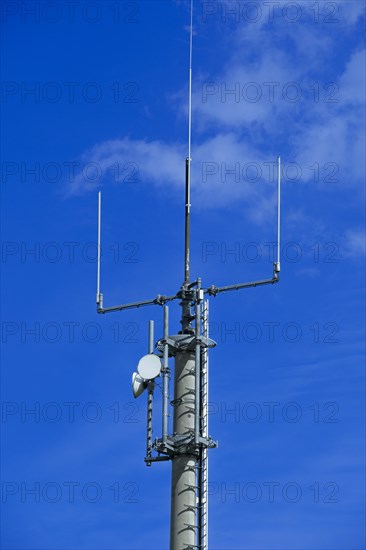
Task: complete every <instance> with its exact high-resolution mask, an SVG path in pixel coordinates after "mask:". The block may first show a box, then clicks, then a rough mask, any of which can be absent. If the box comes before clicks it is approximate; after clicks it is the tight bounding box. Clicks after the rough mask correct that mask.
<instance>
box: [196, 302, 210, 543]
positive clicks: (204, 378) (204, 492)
mask: <svg viewBox="0 0 366 550" xmlns="http://www.w3.org/2000/svg"><path fill="white" fill-rule="evenodd" d="M208 305H209V302H208V300H205V301H204V303H203V308H202V335H203V336H204V337H206V338H208V336H209V330H208V328H209V325H208ZM201 357H202V361H201V431H202V437H208V348H204V349H203V350H202V355H201ZM200 467H201V468H200V470H199V473H200V478H199V483H198V486H199V490H200V503H199V504H200V508H199V517H200V525H201V528H200V539H199V541H198V547H199V549H200V550H207V549H208V450H207V449H206V448H202V449H201V455H200Z"/></svg>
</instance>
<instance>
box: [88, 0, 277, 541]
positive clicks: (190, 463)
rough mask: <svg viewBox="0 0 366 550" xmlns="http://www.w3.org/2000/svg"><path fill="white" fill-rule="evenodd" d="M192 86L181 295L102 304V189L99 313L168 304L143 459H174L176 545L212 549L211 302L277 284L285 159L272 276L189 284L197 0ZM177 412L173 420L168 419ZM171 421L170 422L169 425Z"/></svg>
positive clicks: (142, 376) (146, 372)
mask: <svg viewBox="0 0 366 550" xmlns="http://www.w3.org/2000/svg"><path fill="white" fill-rule="evenodd" d="M189 43H190V44H189V91H188V156H187V158H186V170H185V228H184V236H185V252H184V281H183V284H182V285H181V287H180V289H179V290H178V291H177V292H176V294H174V295H171V296H166V295H164V294H158V295H157V297H156V298H153V299H149V300H143V301H138V302H128V303H123V304H120V305H115V306H111V307H104V305H103V294H102V293H101V286H100V285H101V284H100V264H101V205H102V197H101V193H100V192H99V193H98V249H97V250H98V253H97V292H96V302H97V311H98V313H100V314H105V313H111V312H115V311H123V310H126V309H134V308H140V307H144V306H152V305H159V306H163V327H164V330H163V337H162V338H161V339H160V340H158V341H157V342H156V343H155V348H156V350H157V353H154V324H153V322H152V321H150V323H149V339H148V342H149V344H148V354H147V355H145V356H144V357H142V358H141V359H140V361H139V363H138V366H137V371H138V372H135V373H133V376H132V389H133V394H134V396H135V397H139V396H140V395H141V394H142V393H143V392H144V391H145V390H147V430H146V457H145V463H146V465H147V466H151V465H152V464H153V463H154V462H164V461H170V462H171V463H172V482H171V515H170V549H171V550H196V549H197V550H208V449H210V448H214V447H217V443H216V442H215V441H213V439H212V438H211V437H210V435H209V432H208V364H209V361H208V355H209V353H208V352H209V349H210V348H213V347H215V346H216V342H214V341H213V340H211V339H210V338H209V334H208V326H209V322H208V311H209V309H208V308H209V303H208V299H207V298H206V299H205V295H208V296H216V295H217V294H220V293H224V292H229V291H231V290H240V289H244V288H251V287H256V286H263V285H268V284H270V285H273V284H275V283H278V281H279V273H280V250H281V241H280V231H281V206H280V201H281V161H280V157H278V164H277V254H276V258H275V259H274V264H273V274H272V277H270V278H267V279H260V280H256V281H252V282H245V283H236V284H231V285H226V286H222V287H217V286H215V285H211V286H209V287H206V288H203V287H202V283H201V279H200V278H198V279H196V280H195V281H193V282H191V281H190V215H191V161H192V159H191V139H192V52H193V0H190V40H189ZM174 300H179V301H180V306H181V308H182V317H181V330H180V331H179V332H178V334H175V335H169V308H168V306H167V304H168V303H169V302H172V301H174ZM172 358H173V359H174V375H173V378H174V396H173V400H171V399H170V396H169V382H170V378H171V369H170V363H169V360H171V359H172ZM158 376H160V377H161V378H162V407H161V408H162V411H161V412H162V414H161V431H162V433H161V437H160V438H155V440H154V439H153V411H154V410H155V406H154V399H153V397H154V391H156V387H160V385H155V378H157V377H158ZM170 405H171V408H172V409H173V410H172V416H173V422H169V417H170V414H169V411H171V408H170ZM169 424H172V426H169Z"/></svg>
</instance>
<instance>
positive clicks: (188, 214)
mask: <svg viewBox="0 0 366 550" xmlns="http://www.w3.org/2000/svg"><path fill="white" fill-rule="evenodd" d="M192 52H193V0H191V19H190V37H189V90H188V157H187V158H186V207H185V232H184V233H185V253H184V283H185V284H188V283H189V279H190V240H191V219H190V217H191V160H192V159H191V142H192Z"/></svg>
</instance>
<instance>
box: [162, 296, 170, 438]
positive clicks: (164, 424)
mask: <svg viewBox="0 0 366 550" xmlns="http://www.w3.org/2000/svg"><path fill="white" fill-rule="evenodd" d="M168 334H169V308H168V306H164V351H163V354H164V355H163V416H162V438H163V443H164V444H165V443H166V440H167V435H168V418H169V413H168V406H169V355H168V352H169V349H168V342H167V339H168Z"/></svg>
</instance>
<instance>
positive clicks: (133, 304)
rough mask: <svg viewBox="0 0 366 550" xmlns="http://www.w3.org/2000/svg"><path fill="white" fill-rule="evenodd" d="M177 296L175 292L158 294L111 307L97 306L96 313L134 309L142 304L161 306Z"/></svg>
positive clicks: (142, 305)
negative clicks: (168, 294)
mask: <svg viewBox="0 0 366 550" xmlns="http://www.w3.org/2000/svg"><path fill="white" fill-rule="evenodd" d="M176 298H178V296H177V295H176V294H175V295H174V296H161V295H160V294H159V295H158V296H157V297H156V298H155V299H153V300H144V301H142V302H131V303H129V304H121V305H119V306H112V307H103V306H102V307H98V309H97V311H98V313H112V312H113V311H123V310H125V309H135V308H139V307H144V306H156V305H158V306H163V305H164V304H166V303H167V302H172V301H173V300H175V299H176Z"/></svg>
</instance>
